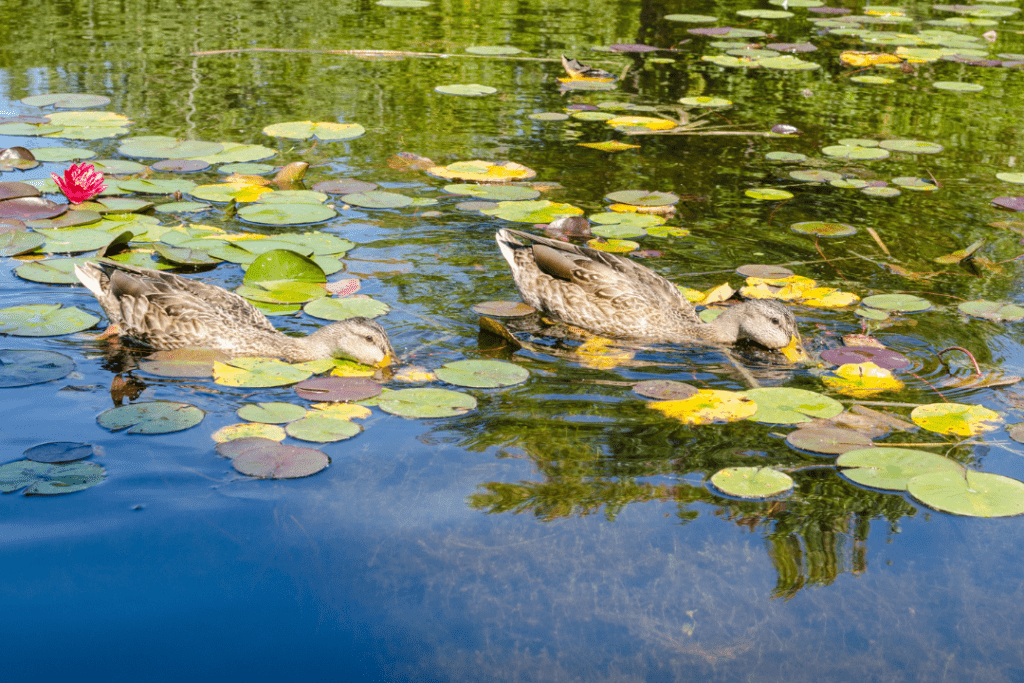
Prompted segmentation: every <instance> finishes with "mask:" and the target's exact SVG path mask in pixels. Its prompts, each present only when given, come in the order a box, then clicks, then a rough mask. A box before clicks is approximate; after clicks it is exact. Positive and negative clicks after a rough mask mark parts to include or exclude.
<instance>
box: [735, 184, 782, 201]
mask: <svg viewBox="0 0 1024 683" xmlns="http://www.w3.org/2000/svg"><path fill="white" fill-rule="evenodd" d="M743 194H745V195H747V196H748V197H750V198H752V199H764V200H767V201H783V200H786V199H792V198H793V193H791V192H786V191H785V190H776V189H775V188H772V187H759V188H756V189H752V190H747V191H745V192H744V193H743Z"/></svg>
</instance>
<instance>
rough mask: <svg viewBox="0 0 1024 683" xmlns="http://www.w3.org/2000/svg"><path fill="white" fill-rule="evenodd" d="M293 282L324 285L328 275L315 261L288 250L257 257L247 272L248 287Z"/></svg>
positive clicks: (244, 280) (278, 250)
mask: <svg viewBox="0 0 1024 683" xmlns="http://www.w3.org/2000/svg"><path fill="white" fill-rule="evenodd" d="M281 280H292V281H295V282H308V283H315V284H324V283H326V282H327V275H326V274H325V273H324V271H323V268H321V267H320V266H319V265H317V264H316V263H315V262H314V261H313V260H311V259H309V258H307V257H305V256H302V255H301V254H297V253H295V252H294V251H290V250H287V249H271V250H270V251H267V252H266V253H264V254H261V255H260V256H259V257H257V258H256V259H255V260H254V261H253V262H252V264H251V265H250V266H249V268H248V269H246V271H245V278H244V279H243V282H244V283H245V284H247V285H253V284H259V283H263V282H277V281H281Z"/></svg>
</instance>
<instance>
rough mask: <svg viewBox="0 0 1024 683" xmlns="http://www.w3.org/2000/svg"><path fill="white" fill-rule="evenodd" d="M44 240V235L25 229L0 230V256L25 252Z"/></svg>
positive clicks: (40, 244) (35, 247) (36, 246)
mask: <svg viewBox="0 0 1024 683" xmlns="http://www.w3.org/2000/svg"><path fill="white" fill-rule="evenodd" d="M0 230H2V226H0ZM44 242H46V237H45V236H43V235H39V234H37V233H34V232H28V231H27V230H7V231H6V232H4V231H0V256H19V255H21V254H27V253H29V252H30V251H35V250H36V249H38V248H39V247H41V246H42V245H43V243H44Z"/></svg>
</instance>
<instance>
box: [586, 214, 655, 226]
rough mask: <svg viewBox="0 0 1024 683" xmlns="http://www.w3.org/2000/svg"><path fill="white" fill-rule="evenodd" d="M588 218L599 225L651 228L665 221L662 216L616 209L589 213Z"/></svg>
mask: <svg viewBox="0 0 1024 683" xmlns="http://www.w3.org/2000/svg"><path fill="white" fill-rule="evenodd" d="M588 220H590V222H591V223H597V224H599V225H624V226H630V227H634V228H653V227H657V226H659V225H662V224H663V223H664V222H665V218H664V217H663V216H656V215H654V214H650V213H619V212H618V211H605V212H602V213H595V214H591V215H590V216H588ZM669 229H671V228H669Z"/></svg>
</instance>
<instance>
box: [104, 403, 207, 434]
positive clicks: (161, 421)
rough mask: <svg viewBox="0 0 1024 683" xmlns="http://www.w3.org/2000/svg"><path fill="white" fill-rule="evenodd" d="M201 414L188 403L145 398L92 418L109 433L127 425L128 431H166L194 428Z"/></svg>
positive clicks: (144, 432) (138, 432) (158, 432)
mask: <svg viewBox="0 0 1024 683" xmlns="http://www.w3.org/2000/svg"><path fill="white" fill-rule="evenodd" d="M204 415H205V413H203V411H202V410H200V409H199V408H196V407H195V406H193V405H190V404H188V403H175V402H173V401H145V402H141V403H133V404H131V405H127V406H120V407H118V408H111V409H110V410H107V411H104V412H102V413H100V414H99V416H98V417H97V418H96V421H97V422H99V424H100V426H101V427H103V428H105V429H109V430H110V431H112V432H117V431H120V430H122V429H125V428H128V431H127V433H128V434H168V433H170V432H180V431H181V430H183V429H188V428H189V427H195V426H196V425H197V424H199V423H200V422H202V421H203V416H204Z"/></svg>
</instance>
